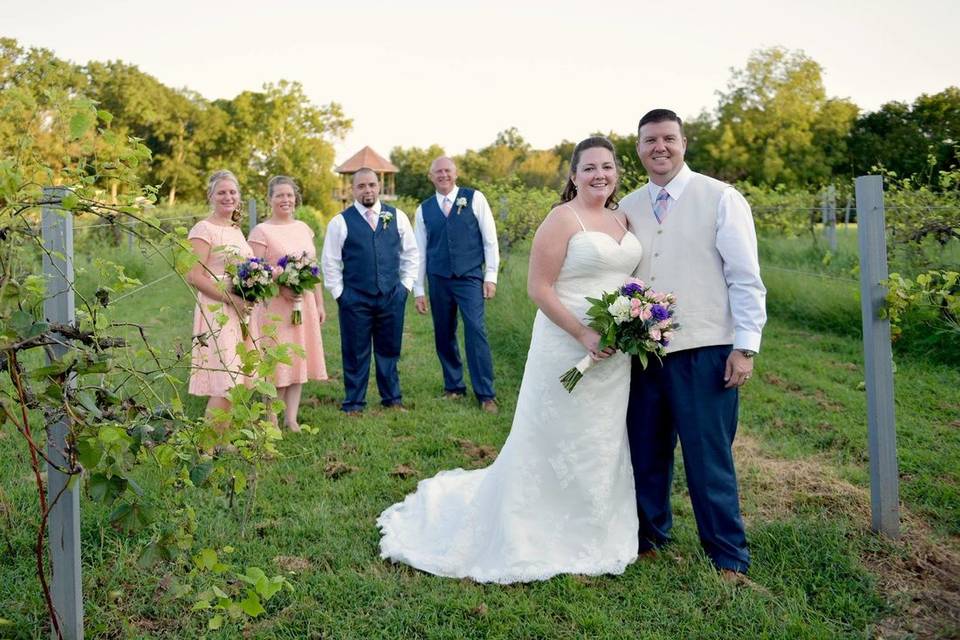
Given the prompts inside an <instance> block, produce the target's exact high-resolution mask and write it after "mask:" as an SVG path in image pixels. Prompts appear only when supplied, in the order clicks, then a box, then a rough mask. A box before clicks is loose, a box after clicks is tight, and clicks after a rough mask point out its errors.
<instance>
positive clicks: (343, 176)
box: [333, 146, 399, 206]
mask: <svg viewBox="0 0 960 640" xmlns="http://www.w3.org/2000/svg"><path fill="white" fill-rule="evenodd" d="M364 168H366V169H372V170H373V171H375V172H376V174H377V177H378V178H379V179H380V199H381V200H383V201H385V202H389V201H390V200H396V199H397V172H398V171H399V169H397V167H396V166H395V165H394V164H393V163H392V162H390V161H389V160H387V159H386V158H384V157H383V156H381V155H380V154H379V153H377V152H376V151H374V150H373V149H371V148H370V147H369V146H367V147H364V148H363V149H360V151H357V152H356V153H355V154H353V155H352V156H350V159H349V160H347V161H346V162H344V163H343V164H341V165H340V166H339V167H337V168H336V169H334V171H336V172H337V173H339V174H340V186H339V188H338V189H337V190H336V191H334V194H333V196H334V197H335V198H337V199H338V200H340V203H341V204H342V205H343V206H347V205H348V204H349V203H351V202H353V191H352V190H351V186H352V180H353V174H354V173H356V172H357V171H359V170H360V169H364Z"/></svg>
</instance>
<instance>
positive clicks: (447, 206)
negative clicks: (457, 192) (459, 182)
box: [443, 196, 453, 216]
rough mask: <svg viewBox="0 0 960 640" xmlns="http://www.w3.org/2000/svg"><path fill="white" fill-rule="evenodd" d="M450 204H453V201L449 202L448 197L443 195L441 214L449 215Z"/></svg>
mask: <svg viewBox="0 0 960 640" xmlns="http://www.w3.org/2000/svg"><path fill="white" fill-rule="evenodd" d="M452 206H453V203H452V202H450V198H448V197H446V196H444V197H443V215H444V216H449V215H450V208H451V207H452Z"/></svg>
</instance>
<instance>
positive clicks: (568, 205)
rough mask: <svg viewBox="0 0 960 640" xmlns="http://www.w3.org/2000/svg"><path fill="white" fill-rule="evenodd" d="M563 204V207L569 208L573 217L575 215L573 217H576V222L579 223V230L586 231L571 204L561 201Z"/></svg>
mask: <svg viewBox="0 0 960 640" xmlns="http://www.w3.org/2000/svg"><path fill="white" fill-rule="evenodd" d="M563 206H565V207H567V208H568V209H570V211H573V217H575V218H576V219H577V222H578V223H580V230H581V231H586V230H587V228H586V227H585V226H583V220H581V219H580V216H579V215H578V214H577V210H576V209H574V208H573V207H572V206H570V204H568V203H566V202H564V203H563Z"/></svg>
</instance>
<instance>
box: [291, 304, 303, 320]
mask: <svg viewBox="0 0 960 640" xmlns="http://www.w3.org/2000/svg"><path fill="white" fill-rule="evenodd" d="M290 324H303V300H302V299H301V298H297V299H296V300H294V301H293V313H292V314H291V315H290Z"/></svg>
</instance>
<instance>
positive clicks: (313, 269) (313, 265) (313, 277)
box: [277, 253, 320, 324]
mask: <svg viewBox="0 0 960 640" xmlns="http://www.w3.org/2000/svg"><path fill="white" fill-rule="evenodd" d="M277 266H278V267H280V269H281V271H280V275H278V276H277V284H279V285H282V286H284V287H288V288H289V289H290V290H291V291H293V292H294V293H295V294H296V295H297V300H296V301H294V303H293V314H292V315H291V316H290V324H303V301H302V300H301V299H300V297H301V296H303V292H304V291H309V290H311V289H313V288H314V287H315V286H317V285H318V284H320V266H319V265H318V264H317V261H316V260H313V259H312V258H310V256H308V255H307V254H306V253H304V254H303V255H300V256H283V257H282V258H280V259H279V260H277Z"/></svg>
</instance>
